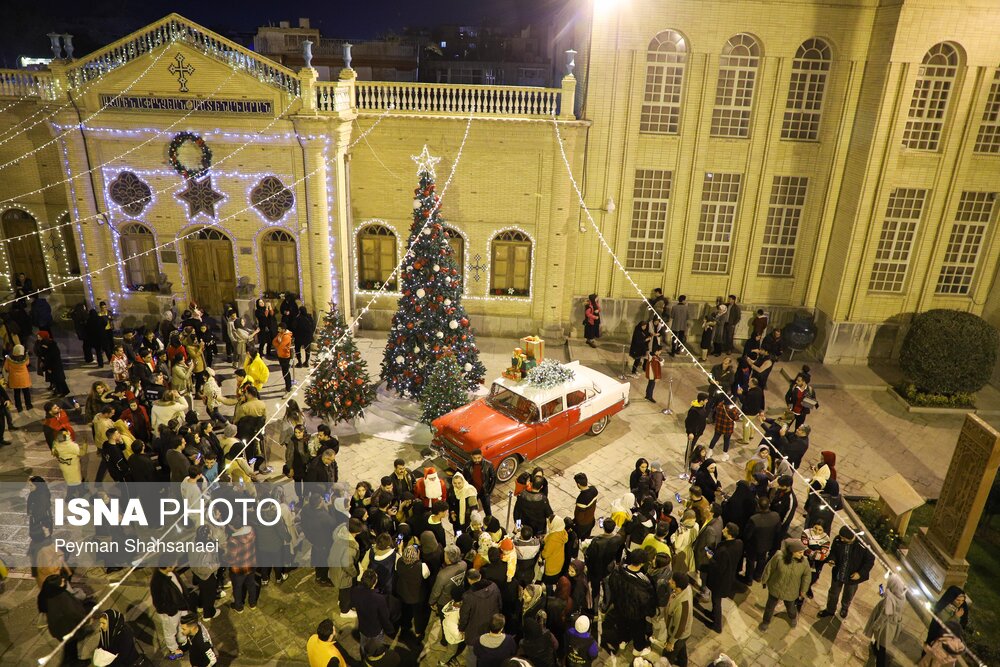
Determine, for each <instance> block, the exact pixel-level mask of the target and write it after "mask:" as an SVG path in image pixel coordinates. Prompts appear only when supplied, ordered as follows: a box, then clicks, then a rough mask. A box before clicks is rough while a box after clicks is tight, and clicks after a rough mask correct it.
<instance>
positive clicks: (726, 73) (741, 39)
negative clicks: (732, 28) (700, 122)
mask: <svg viewBox="0 0 1000 667" xmlns="http://www.w3.org/2000/svg"><path fill="white" fill-rule="evenodd" d="M760 59H761V48H760V42H759V41H758V40H757V39H756V38H755V37H754V36H753V35H749V34H747V33H744V32H741V33H739V34H738V35H733V36H732V37H730V38H729V41H727V42H726V45H725V46H724V47H723V49H722V56H721V57H720V58H719V80H718V83H717V84H716V88H715V107H714V108H713V109H712V131H711V135H712V136H713V137H735V138H739V139H746V138H748V137H749V136H750V121H751V119H752V116H753V98H754V93H755V91H756V89H757V71H758V68H759V67H760Z"/></svg>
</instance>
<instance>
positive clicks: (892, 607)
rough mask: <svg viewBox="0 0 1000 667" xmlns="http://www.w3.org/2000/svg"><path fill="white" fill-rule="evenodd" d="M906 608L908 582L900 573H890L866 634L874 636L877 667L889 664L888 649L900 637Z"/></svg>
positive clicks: (866, 625) (867, 626)
mask: <svg viewBox="0 0 1000 667" xmlns="http://www.w3.org/2000/svg"><path fill="white" fill-rule="evenodd" d="M905 609H906V582H905V581H903V578H902V577H900V576H899V575H898V574H895V573H893V574H890V575H889V580H888V581H887V582H886V584H885V595H883V597H882V599H881V600H879V601H878V602H877V603H876V604H875V608H874V609H872V613H871V616H869V617H868V623H866V624H865V636H867V637H871V638H872V651H873V652H874V653H875V665H876V667H883V666H884V665H886V664H888V662H887V656H886V650H887V649H888V647H889V646H890V645H892V644H895V643H896V641H897V640H898V639H899V636H900V634H901V633H902V629H903V612H904V611H905Z"/></svg>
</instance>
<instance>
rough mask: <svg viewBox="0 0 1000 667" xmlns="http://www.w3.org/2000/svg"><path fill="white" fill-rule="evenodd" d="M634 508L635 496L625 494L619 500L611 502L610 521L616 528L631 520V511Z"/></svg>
mask: <svg viewBox="0 0 1000 667" xmlns="http://www.w3.org/2000/svg"><path fill="white" fill-rule="evenodd" d="M634 508H635V494H633V493H626V494H625V495H624V496H622V497H621V498H617V499H615V500H612V501H611V520H612V521H614V522H615V525H616V526H618V528H621V527H622V524H624V523H625V522H626V521H631V520H632V510H633V509H634Z"/></svg>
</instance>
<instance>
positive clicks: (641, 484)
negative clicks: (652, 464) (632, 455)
mask: <svg viewBox="0 0 1000 667" xmlns="http://www.w3.org/2000/svg"><path fill="white" fill-rule="evenodd" d="M649 486H650V484H649V461H647V460H646V459H638V460H636V462H635V470H633V471H632V474H631V475H629V477H628V489H629V491H631V492H632V494H633V495H634V496H635V498H636V500H637V501H639V502H642V499H643V498H645V497H646V496H647V495H649Z"/></svg>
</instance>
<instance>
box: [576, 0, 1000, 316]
mask: <svg viewBox="0 0 1000 667" xmlns="http://www.w3.org/2000/svg"><path fill="white" fill-rule="evenodd" d="M998 24H1000V7H997V5H996V3H990V2H985V1H983V2H972V3H963V4H962V6H961V7H960V8H956V7H955V5H954V3H947V2H927V1H919V2H912V1H911V2H905V3H893V4H886V5H882V6H879V3H876V2H866V1H857V2H839V3H820V2H751V1H743V2H725V1H716V2H694V1H691V2H685V1H683V0H680V1H677V2H671V3H660V2H652V1H646V2H630V3H618V4H617V5H616V6H615V8H614V9H613V10H612V11H611V12H610V13H608V14H605V15H603V16H599V17H597V19H596V20H595V21H594V27H593V32H592V43H591V45H590V51H591V54H590V59H589V65H588V66H589V72H588V73H589V77H590V80H589V81H588V86H587V89H588V95H587V101H586V118H587V119H589V120H591V121H592V122H593V127H592V129H591V132H590V135H589V138H588V153H587V169H588V171H587V185H586V187H587V190H588V199H590V200H591V202H592V203H591V202H588V203H591V205H594V206H597V205H600V203H603V202H604V201H606V200H607V198H608V197H609V196H610V197H612V198H613V199H614V200H615V202H616V203H617V204H618V209H617V210H616V211H615V212H614V213H613V214H605V215H600V216H598V217H597V220H598V222H599V223H600V224H601V225H602V230H603V232H604V233H605V234H606V235H607V236H608V237H609V238H613V239H614V244H615V247H616V249H617V250H618V254H619V257H620V258H621V259H622V260H623V261H624V260H625V257H626V253H627V247H628V238H629V225H630V221H631V213H632V184H633V176H634V172H635V169H637V168H646V169H669V170H671V171H672V172H673V183H672V186H673V187H672V192H671V198H670V211H669V219H668V227H667V236H666V244H665V245H666V258H667V261H666V266H665V268H664V270H663V271H662V272H648V271H646V272H641V271H636V272H633V275H634V277H635V278H636V280H637V281H638V283H639V285H640V287H641V288H642V290H643V291H644V292H646V293H648V292H649V290H651V289H652V288H653V287H657V286H662V287H663V288H664V290H665V291H666V293H667V294H669V295H676V294H678V293H686V294H687V295H688V296H689V297H691V298H693V299H698V300H702V299H710V298H712V297H713V296H715V295H717V294H727V293H730V292H732V293H736V294H739V295H741V297H742V298H743V299H744V300H745V301H747V302H750V303H769V304H773V305H778V306H805V307H808V308H818V309H820V310H822V311H824V312H825V313H826V315H827V317H828V318H830V319H832V320H848V321H856V322H881V321H886V320H891V319H894V318H898V316H900V315H903V314H906V313H910V312H915V311H919V310H925V309H928V308H932V307H941V306H946V307H956V308H961V309H969V310H972V311H974V312H976V311H979V310H980V309H981V307H982V303H983V298H982V297H983V295H984V294H985V292H986V291H987V290H988V288H989V285H990V284H991V283H992V276H993V274H994V273H995V271H996V262H995V259H996V257H995V256H996V253H995V251H992V250H991V248H993V247H995V245H994V244H995V237H996V234H997V227H996V225H993V226H992V227H991V228H990V238H989V239H988V242H987V244H986V245H984V248H983V251H982V255H981V256H982V259H981V262H980V266H979V271H978V276H977V279H976V289H975V290H974V292H973V294H970V295H969V296H963V297H961V298H957V297H949V298H945V297H937V296H935V295H934V294H933V291H934V287H935V285H936V281H937V276H938V273H939V267H940V263H941V261H942V258H943V253H944V245H945V244H946V241H947V238H948V233H949V232H950V229H951V222H952V220H953V219H954V213H955V209H956V207H957V204H958V198H959V197H960V195H961V192H962V191H964V190H976V189H986V190H1000V186H997V183H998V182H1000V159H998V158H996V157H981V156H974V155H973V154H972V143H974V141H975V137H976V131H977V128H978V124H979V119H980V117H981V115H982V110H983V104H984V103H985V95H986V92H987V91H988V89H989V85H990V83H991V82H992V75H993V71H994V70H995V68H996V67H997V66H998V65H1000V40H997V39H996V35H995V30H994V27H995V26H996V25H998ZM667 29H672V30H676V31H678V32H679V33H681V34H682V35H683V36H684V37H685V38H686V40H687V43H688V46H689V58H688V64H687V71H686V74H685V81H684V93H683V101H682V111H681V129H680V132H679V134H678V135H677V136H665V135H651V134H643V133H641V132H640V131H639V119H640V111H641V107H642V103H643V88H644V80H645V60H646V49H647V45H648V43H649V41H650V39H651V38H652V37H653V36H654V35H655V34H657V33H658V32H659V31H661V30H667ZM741 32H745V33H750V34H752V35H753V36H755V37H756V38H757V39H758V40H759V42H760V44H761V46H762V53H763V58H762V61H761V66H760V68H759V70H758V79H757V84H756V88H755V93H754V105H753V117H752V126H751V133H750V138H749V139H718V138H712V137H710V136H709V134H710V129H711V118H712V107H713V104H714V98H715V87H716V81H717V72H718V62H719V54H720V52H721V49H722V46H723V44H724V43H725V41H726V40H727V39H728V38H729V37H730V36H732V35H735V34H737V33H741ZM814 36H815V37H821V38H823V39H825V40H827V41H828V42H829V43H830V44H831V46H832V49H833V58H834V63H833V68H832V71H831V74H830V78H829V81H828V84H827V89H826V94H825V97H824V103H823V117H822V123H821V135H820V141H819V142H817V143H806V142H791V141H783V140H781V138H780V127H781V120H782V115H783V111H784V107H785V100H786V96H787V91H788V81H789V75H790V69H791V64H792V62H791V61H792V58H793V56H794V53H795V49H796V48H797V47H798V45H799V44H800V43H801V42H802V41H804V40H805V39H807V38H809V37H814ZM946 40H947V41H953V42H955V43H957V44H960V45H961V47H962V49H963V50H964V53H965V55H964V60H963V63H962V68H961V75H960V77H959V83H958V84H957V86H956V88H955V89H954V91H953V93H952V96H951V100H950V110H949V117H948V122H947V130H946V132H945V135H944V141H943V144H942V150H941V151H940V152H939V153H935V154H922V153H916V152H914V151H904V150H903V149H901V148H900V145H901V144H900V142H901V138H902V132H903V126H904V124H905V117H906V113H907V110H908V106H909V101H910V100H909V98H910V95H911V93H912V90H913V84H914V80H915V78H916V76H917V70H918V67H919V63H920V60H921V58H922V57H923V54H924V53H925V52H926V51H927V49H929V48H930V47H931V46H932V45H933V44H935V43H937V42H939V41H946ZM727 171H732V172H736V173H741V174H742V175H743V183H742V189H741V196H740V201H739V208H738V213H737V220H736V223H735V225H734V230H733V243H732V255H731V260H730V268H729V271H728V273H727V274H725V275H706V274H695V273H693V272H692V269H691V267H692V259H693V252H694V245H695V234H696V230H697V226H698V218H699V213H700V203H701V202H700V198H701V189H702V183H703V179H704V174H705V173H706V172H727ZM776 175H786V176H806V177H808V178H809V188H808V195H807V200H806V205H805V209H804V212H803V218H802V224H801V227H800V230H799V237H798V242H797V247H796V260H795V265H794V277H793V278H789V279H781V278H766V277H759V276H758V275H757V265H758V261H759V246H760V243H761V239H762V235H763V228H764V221H765V219H766V215H767V209H768V198H769V192H770V186H771V182H772V179H773V177H774V176H776ZM898 186H906V187H926V188H927V189H929V190H930V191H931V192H930V196H929V198H928V201H927V204H926V206H925V212H924V218H923V220H922V221H921V224H920V227H919V230H918V235H917V239H916V240H915V242H914V245H913V249H912V255H911V262H910V270H909V273H908V275H907V282H906V288H905V291H904V293H903V294H900V295H891V296H885V295H875V294H869V293H868V289H867V287H868V281H869V278H870V272H871V265H872V262H873V259H874V252H875V248H876V244H877V240H878V234H879V231H880V229H881V223H882V218H883V216H884V212H885V204H886V201H887V199H888V196H889V192H890V191H891V189H892V188H894V187H898ZM602 254H603V253H602V252H601V251H600V249H599V248H598V246H597V244H596V243H595V242H593V239H592V238H591V239H585V240H583V242H582V243H581V252H580V256H581V258H584V257H585V258H586V259H585V261H582V262H581V265H580V269H579V270H578V271H577V279H576V285H575V292H576V294H578V295H579V294H586V293H588V292H590V291H597V292H598V293H601V294H604V295H607V296H611V297H626V298H627V297H633V296H635V294H634V290H633V289H632V287H631V286H630V285H628V284H627V283H626V282H625V280H624V279H623V278H622V276H621V274H620V273H618V272H616V270H615V269H614V268H613V266H612V265H611V263H610V262H608V261H607V259H606V258H605V257H603V256H602ZM593 266H597V267H598V271H597V272H596V273H595V272H594V271H593V270H592V267H593Z"/></svg>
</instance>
